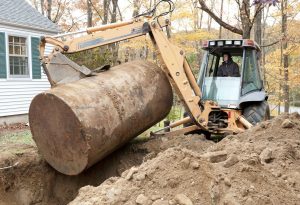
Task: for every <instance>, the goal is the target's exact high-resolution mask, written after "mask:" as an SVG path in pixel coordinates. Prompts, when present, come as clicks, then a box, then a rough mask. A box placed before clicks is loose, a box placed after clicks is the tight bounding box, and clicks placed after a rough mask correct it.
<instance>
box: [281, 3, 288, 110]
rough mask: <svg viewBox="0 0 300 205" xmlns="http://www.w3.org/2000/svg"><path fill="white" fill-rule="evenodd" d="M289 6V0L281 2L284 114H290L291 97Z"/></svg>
mask: <svg viewBox="0 0 300 205" xmlns="http://www.w3.org/2000/svg"><path fill="white" fill-rule="evenodd" d="M287 5H288V0H282V1H281V21H282V24H281V33H282V36H283V39H282V43H281V44H282V45H281V47H282V62H283V76H284V84H283V98H284V112H289V109H290V99H289V98H290V96H289V84H288V81H289V61H288V60H289V55H288V52H287V51H286V49H287V48H288V42H287V40H288V39H287Z"/></svg>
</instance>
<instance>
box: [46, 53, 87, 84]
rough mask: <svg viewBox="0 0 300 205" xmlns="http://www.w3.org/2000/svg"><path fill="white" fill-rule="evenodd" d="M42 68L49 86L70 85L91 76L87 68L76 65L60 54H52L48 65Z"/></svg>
mask: <svg viewBox="0 0 300 205" xmlns="http://www.w3.org/2000/svg"><path fill="white" fill-rule="evenodd" d="M43 67H44V71H45V73H46V75H47V77H48V80H49V82H50V84H51V86H56V85H58V84H63V83H71V82H74V81H77V80H80V79H82V78H85V77H87V76H91V75H92V74H93V72H92V71H91V70H90V69H88V68H87V67H85V66H80V65H78V64H76V63H75V62H74V61H72V60H70V59H69V58H68V57H66V56H65V55H63V54H61V53H56V54H54V56H53V57H52V58H51V60H50V62H49V63H48V65H47V66H46V65H45V64H44V66H43Z"/></svg>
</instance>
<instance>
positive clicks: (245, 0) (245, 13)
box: [198, 0, 264, 38]
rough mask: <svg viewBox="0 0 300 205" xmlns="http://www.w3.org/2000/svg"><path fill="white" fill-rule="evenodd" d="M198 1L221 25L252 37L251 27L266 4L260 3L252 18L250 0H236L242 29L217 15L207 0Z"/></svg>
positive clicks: (245, 36) (244, 36)
mask: <svg viewBox="0 0 300 205" xmlns="http://www.w3.org/2000/svg"><path fill="white" fill-rule="evenodd" d="M198 2H199V4H200V8H201V9H202V10H203V11H205V12H206V13H207V14H208V15H209V16H211V17H212V18H213V19H214V20H215V21H216V22H217V23H218V24H219V25H220V26H222V27H224V28H226V29H228V30H230V31H231V32H233V33H237V34H240V35H242V36H243V38H250V34H251V29H252V27H253V24H254V20H255V19H256V16H257V14H258V12H260V11H261V9H262V8H263V6H264V4H260V6H258V7H256V8H255V11H254V14H253V17H252V18H251V15H250V7H251V4H250V0H235V2H236V3H237V6H238V8H239V13H240V15H239V18H240V20H241V24H242V29H240V28H237V27H236V26H233V25H230V24H229V23H227V22H225V21H223V19H222V18H220V17H219V16H217V15H216V14H215V12H213V11H212V9H210V8H208V6H207V5H206V1H205V0H198Z"/></svg>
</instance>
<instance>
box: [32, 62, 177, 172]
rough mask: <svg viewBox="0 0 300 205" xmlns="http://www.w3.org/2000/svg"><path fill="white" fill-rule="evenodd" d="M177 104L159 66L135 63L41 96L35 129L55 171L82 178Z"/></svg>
mask: <svg viewBox="0 0 300 205" xmlns="http://www.w3.org/2000/svg"><path fill="white" fill-rule="evenodd" d="M172 98H173V94H172V89H171V86H170V84H169V81H168V79H167V77H166V75H165V73H164V72H163V71H162V70H161V69H160V68H159V67H158V66H156V65H154V64H152V63H149V62H145V61H134V62H130V63H125V64H122V65H119V66H116V67H113V68H112V69H111V70H109V71H106V72H103V73H99V74H97V75H96V76H92V77H87V78H83V79H81V80H78V81H76V82H72V83H67V84H62V85H58V86H56V87H54V88H52V89H50V90H49V91H46V92H44V93H41V94H39V95H37V96H36V97H35V98H34V99H33V101H32V102H31V105H30V109H29V122H30V129H31V132H32V135H33V139H34V141H35V142H36V144H37V147H38V149H39V151H40V153H41V154H42V156H43V157H44V158H45V159H46V161H47V162H48V163H49V164H50V165H51V166H52V167H53V168H55V169H56V170H57V171H59V172H61V173H63V174H66V175H77V174H79V173H81V172H82V171H84V170H85V169H87V168H88V167H90V166H92V165H93V164H95V163H96V162H98V161H100V160H101V159H103V158H104V157H106V156H107V155H109V154H110V153H111V152H113V151H114V150H116V149H117V148H119V147H121V146H122V145H124V144H125V143H127V142H128V141H130V140H131V139H133V138H134V137H136V136H138V135H139V134H141V133H142V132H144V131H145V130H147V129H148V128H150V127H151V126H153V125H154V124H156V123H157V122H159V121H160V120H162V119H163V118H164V117H165V116H166V115H167V114H168V113H169V111H170V109H171V106H172Z"/></svg>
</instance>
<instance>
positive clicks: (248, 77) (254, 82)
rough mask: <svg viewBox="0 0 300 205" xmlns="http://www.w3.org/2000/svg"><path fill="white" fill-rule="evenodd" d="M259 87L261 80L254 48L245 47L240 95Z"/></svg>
mask: <svg viewBox="0 0 300 205" xmlns="http://www.w3.org/2000/svg"><path fill="white" fill-rule="evenodd" d="M261 88H262V82H261V80H260V73H259V70H258V65H257V61H256V53H255V50H252V49H246V50H245V61H244V70H243V83H242V95H245V94H247V93H249V92H252V91H255V90H260V89H261Z"/></svg>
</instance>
